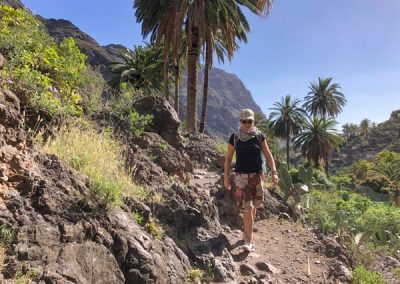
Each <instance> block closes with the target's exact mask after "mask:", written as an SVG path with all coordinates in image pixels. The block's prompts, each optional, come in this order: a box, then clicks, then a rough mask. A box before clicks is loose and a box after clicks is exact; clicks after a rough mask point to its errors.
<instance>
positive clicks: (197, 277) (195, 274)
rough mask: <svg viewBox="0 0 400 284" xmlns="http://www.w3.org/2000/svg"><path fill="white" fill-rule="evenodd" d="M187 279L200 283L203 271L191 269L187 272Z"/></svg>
mask: <svg viewBox="0 0 400 284" xmlns="http://www.w3.org/2000/svg"><path fill="white" fill-rule="evenodd" d="M188 276H189V279H190V280H192V281H194V282H200V281H201V279H203V276H204V271H203V270H202V269H200V268H192V269H190V270H189V272H188Z"/></svg>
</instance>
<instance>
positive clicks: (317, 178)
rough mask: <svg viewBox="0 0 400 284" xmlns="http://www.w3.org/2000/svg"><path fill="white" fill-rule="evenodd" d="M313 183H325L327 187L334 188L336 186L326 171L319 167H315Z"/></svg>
mask: <svg viewBox="0 0 400 284" xmlns="http://www.w3.org/2000/svg"><path fill="white" fill-rule="evenodd" d="M312 183H313V184H315V183H317V184H320V185H323V186H324V187H325V188H326V189H332V188H333V187H334V185H333V183H332V182H331V181H330V180H329V179H328V177H327V175H326V173H325V172H324V171H322V170H317V169H314V173H313V182H312Z"/></svg>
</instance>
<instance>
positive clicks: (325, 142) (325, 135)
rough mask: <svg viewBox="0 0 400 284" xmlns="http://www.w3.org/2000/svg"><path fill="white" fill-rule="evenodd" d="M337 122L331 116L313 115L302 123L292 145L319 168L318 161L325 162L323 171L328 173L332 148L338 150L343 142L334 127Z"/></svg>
mask: <svg viewBox="0 0 400 284" xmlns="http://www.w3.org/2000/svg"><path fill="white" fill-rule="evenodd" d="M335 125H337V122H336V121H335V120H333V119H331V118H328V119H326V118H325V117H318V116H314V117H313V118H309V119H308V120H307V121H306V123H305V124H304V129H303V131H302V132H301V133H300V134H299V135H298V136H297V138H296V139H295V141H294V147H295V148H297V149H299V148H300V149H301V152H302V154H303V156H304V157H305V158H307V159H308V161H310V162H311V161H313V162H314V166H315V167H316V168H319V166H320V161H321V160H324V162H325V171H326V173H328V170H329V169H328V159H329V156H330V155H331V154H332V152H333V151H334V150H339V147H340V145H341V144H342V143H343V142H344V141H343V138H342V137H340V135H339V133H338V131H337V130H336V129H335Z"/></svg>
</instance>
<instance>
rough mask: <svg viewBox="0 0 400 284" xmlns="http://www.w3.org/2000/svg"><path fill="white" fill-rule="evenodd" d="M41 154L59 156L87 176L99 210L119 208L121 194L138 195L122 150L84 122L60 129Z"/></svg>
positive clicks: (107, 135) (104, 132)
mask: <svg viewBox="0 0 400 284" xmlns="http://www.w3.org/2000/svg"><path fill="white" fill-rule="evenodd" d="M78 125H79V126H78ZM99 149H101V151H99ZM41 150H42V151H44V152H48V153H51V154H55V155H57V156H59V157H60V158H61V159H62V160H64V161H66V162H67V163H68V164H69V165H70V166H71V167H73V168H74V169H76V170H78V171H80V172H82V173H84V174H86V175H87V176H88V177H89V184H90V189H91V191H92V199H93V201H94V202H95V203H96V204H97V205H98V206H100V207H101V208H102V207H108V206H112V205H116V204H120V203H121V202H122V201H121V200H122V194H123V193H125V194H135V193H136V192H137V191H136V189H137V186H135V185H134V184H133V183H132V180H131V177H130V175H129V174H128V173H127V172H126V171H125V167H124V163H123V159H121V153H122V146H121V145H120V144H119V143H118V142H117V141H114V140H113V139H112V138H111V136H110V133H109V132H107V131H103V132H100V133H99V132H97V131H96V130H94V129H93V127H92V126H91V124H90V123H89V122H87V121H85V120H78V121H76V124H74V125H71V126H69V127H67V128H65V129H62V130H61V131H60V133H59V134H58V136H57V137H56V138H55V139H53V140H51V141H49V142H48V143H46V144H44V145H43V146H41Z"/></svg>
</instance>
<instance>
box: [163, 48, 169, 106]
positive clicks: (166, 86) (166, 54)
mask: <svg viewBox="0 0 400 284" xmlns="http://www.w3.org/2000/svg"><path fill="white" fill-rule="evenodd" d="M167 46H168V45H167V42H166V43H165V45H164V96H165V99H166V100H167V101H169V76H168V63H169V62H168V61H169V50H167V48H166V47H167Z"/></svg>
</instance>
